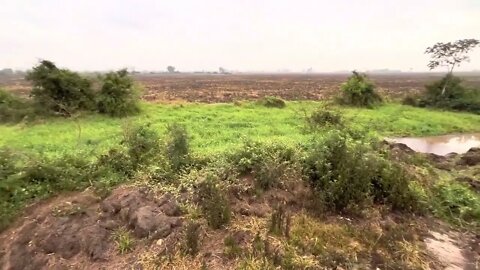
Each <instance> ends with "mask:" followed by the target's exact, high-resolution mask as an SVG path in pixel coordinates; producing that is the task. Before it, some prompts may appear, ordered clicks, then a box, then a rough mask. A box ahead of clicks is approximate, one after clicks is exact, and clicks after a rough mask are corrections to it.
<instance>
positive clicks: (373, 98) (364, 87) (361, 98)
mask: <svg viewBox="0 0 480 270" xmlns="http://www.w3.org/2000/svg"><path fill="white" fill-rule="evenodd" d="M341 90H342V95H341V96H340V98H339V101H340V103H341V104H345V105H353V106H358V107H367V108H372V107H374V106H375V105H378V104H380V103H382V97H381V96H380V95H379V94H378V93H377V92H376V91H375V85H374V84H373V83H372V82H371V81H370V79H369V78H368V77H367V75H366V74H361V73H358V72H356V71H353V74H352V76H350V77H349V78H348V80H347V81H346V82H345V83H343V84H342V86H341Z"/></svg>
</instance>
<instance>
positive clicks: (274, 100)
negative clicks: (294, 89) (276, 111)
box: [258, 96, 287, 108]
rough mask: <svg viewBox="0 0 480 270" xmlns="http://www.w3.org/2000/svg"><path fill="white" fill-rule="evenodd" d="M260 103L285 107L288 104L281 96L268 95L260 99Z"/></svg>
mask: <svg viewBox="0 0 480 270" xmlns="http://www.w3.org/2000/svg"><path fill="white" fill-rule="evenodd" d="M258 103H259V104H260V105H262V106H265V107H272V108H284V107H285V106H287V103H286V102H285V100H283V99H281V98H279V97H270V96H266V97H264V98H262V99H260V100H259V101H258Z"/></svg>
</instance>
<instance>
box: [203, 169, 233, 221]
mask: <svg viewBox="0 0 480 270" xmlns="http://www.w3.org/2000/svg"><path fill="white" fill-rule="evenodd" d="M197 196H198V199H199V201H200V207H201V209H202V212H203V215H204V216H205V219H206V220H207V222H208V225H209V226H210V227H212V228H214V229H220V228H221V227H222V226H223V225H226V224H228V223H229V222H230V218H231V209H230V204H229V202H228V200H227V198H226V197H225V196H224V193H223V191H222V190H221V189H220V187H219V186H218V181H217V180H216V179H215V178H214V177H212V176H208V177H207V179H205V180H204V181H202V182H201V183H200V184H199V185H198V188H197Z"/></svg>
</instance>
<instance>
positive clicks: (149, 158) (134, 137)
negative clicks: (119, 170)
mask: <svg viewBox="0 0 480 270" xmlns="http://www.w3.org/2000/svg"><path fill="white" fill-rule="evenodd" d="M122 145H123V146H125V147H126V148H127V154H128V156H129V157H130V162H131V168H132V171H137V170H138V169H140V168H145V167H147V166H149V165H152V164H154V163H155V162H156V161H157V160H158V157H159V156H160V155H161V150H162V149H161V146H160V137H159V136H158V133H157V132H156V131H155V130H153V129H151V128H150V127H149V125H134V126H127V127H126V128H125V129H124V135H123V140H122Z"/></svg>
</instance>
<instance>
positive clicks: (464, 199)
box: [431, 182, 480, 226]
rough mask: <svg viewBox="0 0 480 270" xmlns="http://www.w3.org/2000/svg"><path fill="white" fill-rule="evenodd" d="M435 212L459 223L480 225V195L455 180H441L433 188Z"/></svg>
mask: <svg viewBox="0 0 480 270" xmlns="http://www.w3.org/2000/svg"><path fill="white" fill-rule="evenodd" d="M431 199H432V206H433V212H434V213H435V214H437V215H438V216H440V217H444V218H446V219H448V220H450V221H453V222H454V223H457V224H462V222H473V223H474V224H476V225H477V226H478V225H480V196H479V195H478V194H477V193H475V192H474V191H472V190H470V189H469V188H468V187H466V186H464V185H462V184H459V183H455V182H441V183H439V184H437V185H436V186H435V187H434V189H433V196H432V198H431Z"/></svg>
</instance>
